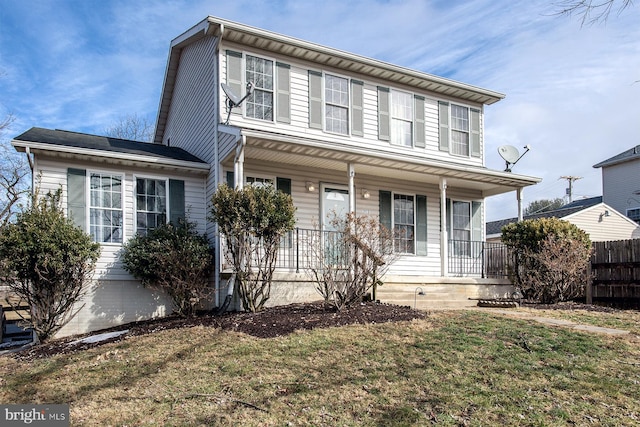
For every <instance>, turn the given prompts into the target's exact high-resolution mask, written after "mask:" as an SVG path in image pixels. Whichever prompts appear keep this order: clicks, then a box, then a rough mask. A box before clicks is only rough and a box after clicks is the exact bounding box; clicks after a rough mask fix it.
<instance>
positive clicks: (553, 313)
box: [518, 304, 640, 336]
mask: <svg viewBox="0 0 640 427" xmlns="http://www.w3.org/2000/svg"><path fill="white" fill-rule="evenodd" d="M560 307H561V308H560V309H553V308H549V309H540V308H537V309H532V308H526V307H523V308H519V309H518V311H524V312H526V313H529V314H532V315H535V316H540V317H550V318H553V319H563V320H569V321H571V322H575V323H578V324H583V325H593V326H599V327H602V328H614V329H622V330H625V331H630V332H631V333H632V334H634V335H638V336H640V311H638V310H617V309H607V308H605V307H603V308H602V311H594V310H588V309H586V308H584V306H582V305H575V306H573V305H571V304H567V305H560Z"/></svg>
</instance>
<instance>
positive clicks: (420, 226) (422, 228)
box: [416, 196, 427, 256]
mask: <svg viewBox="0 0 640 427" xmlns="http://www.w3.org/2000/svg"><path fill="white" fill-rule="evenodd" d="M416 255H423V256H424V255H427V196H416Z"/></svg>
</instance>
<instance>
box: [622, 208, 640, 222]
mask: <svg viewBox="0 0 640 427" xmlns="http://www.w3.org/2000/svg"><path fill="white" fill-rule="evenodd" d="M630 211H637V212H638V213H637V215H636V216H630V215H629V212H630ZM625 215H626V217H627V218H629V219H630V220H631V221H633V222H635V223H640V206H637V207H635V208H627V210H626V212H625Z"/></svg>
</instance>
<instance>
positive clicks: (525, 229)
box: [502, 218, 591, 304]
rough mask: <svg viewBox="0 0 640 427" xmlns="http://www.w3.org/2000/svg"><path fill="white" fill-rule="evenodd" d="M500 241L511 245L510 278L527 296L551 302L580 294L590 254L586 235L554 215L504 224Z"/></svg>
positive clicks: (589, 243)
mask: <svg viewBox="0 0 640 427" xmlns="http://www.w3.org/2000/svg"><path fill="white" fill-rule="evenodd" d="M502 241H503V242H504V243H505V244H506V245H507V246H509V247H510V248H511V250H512V251H513V256H514V267H513V268H512V269H511V272H510V276H511V280H512V281H513V282H514V284H516V285H517V286H518V287H520V289H521V290H522V292H523V294H524V295H523V296H524V297H525V298H527V299H532V300H537V301H540V302H542V303H547V304H548V303H554V302H558V301H564V300H566V299H570V298H576V297H578V296H581V295H582V291H583V289H584V284H585V283H584V282H585V281H586V280H588V277H587V267H588V263H589V257H590V256H591V240H590V239H589V236H588V235H587V234H586V233H585V232H584V231H582V230H580V229H579V228H578V227H577V226H575V225H574V224H571V223H570V222H567V221H563V220H560V219H557V218H540V219H535V220H525V221H522V222H517V223H512V224H509V225H506V226H505V227H503V229H502Z"/></svg>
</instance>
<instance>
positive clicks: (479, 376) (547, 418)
mask: <svg viewBox="0 0 640 427" xmlns="http://www.w3.org/2000/svg"><path fill="white" fill-rule="evenodd" d="M639 343H640V340H639V339H638V336H636V335H631V336H627V337H624V338H620V337H609V336H602V335H595V334H587V333H582V332H576V331H571V330H569V329H564V328H559V327H549V326H545V325H541V324H537V323H535V322H531V321H527V320H521V319H513V318H508V317H503V316H500V315H496V314H491V313H486V312H485V313H483V312H479V311H459V312H458V311H454V312H442V313H434V314H431V315H430V316H429V317H428V318H426V319H423V320H413V321H410V322H397V323H385V324H368V325H351V326H344V327H340V328H328V329H314V330H311V331H298V332H295V333H293V334H290V335H286V336H281V337H276V338H269V339H261V338H255V337H252V336H249V335H245V334H242V333H238V332H233V331H222V330H220V329H215V328H212V327H205V326H196V327H191V328H188V329H171V330H163V331H159V332H156V333H153V334H149V335H144V336H134V337H130V338H128V339H126V340H124V341H121V342H117V343H112V344H105V345H102V346H99V347H95V348H92V349H89V350H86V351H81V352H77V353H72V354H66V355H58V356H53V357H50V358H43V359H37V360H33V361H19V360H15V359H12V358H10V357H6V356H5V357H0V374H1V378H0V401H2V402H3V403H70V405H71V420H72V425H100V426H106V425H128V426H132V425H136V426H137V425H194V426H197V425H206V426H210V425H220V426H238V425H242V426H322V425H326V426H336V425H340V426H368V425H370V426H385V425H389V426H392V425H393V426H413V425H415V426H424V425H431V424H436V425H443V426H447V425H451V426H460V425H464V426H466V425H469V426H487V425H526V426H553V425H558V426H560V425H562V426H565V425H572V424H573V425H590V424H593V425H604V426H628V425H634V424H640V400H639V399H638V396H639V392H638V390H640V364H639V361H640V346H639V345H638V344H639Z"/></svg>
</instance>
